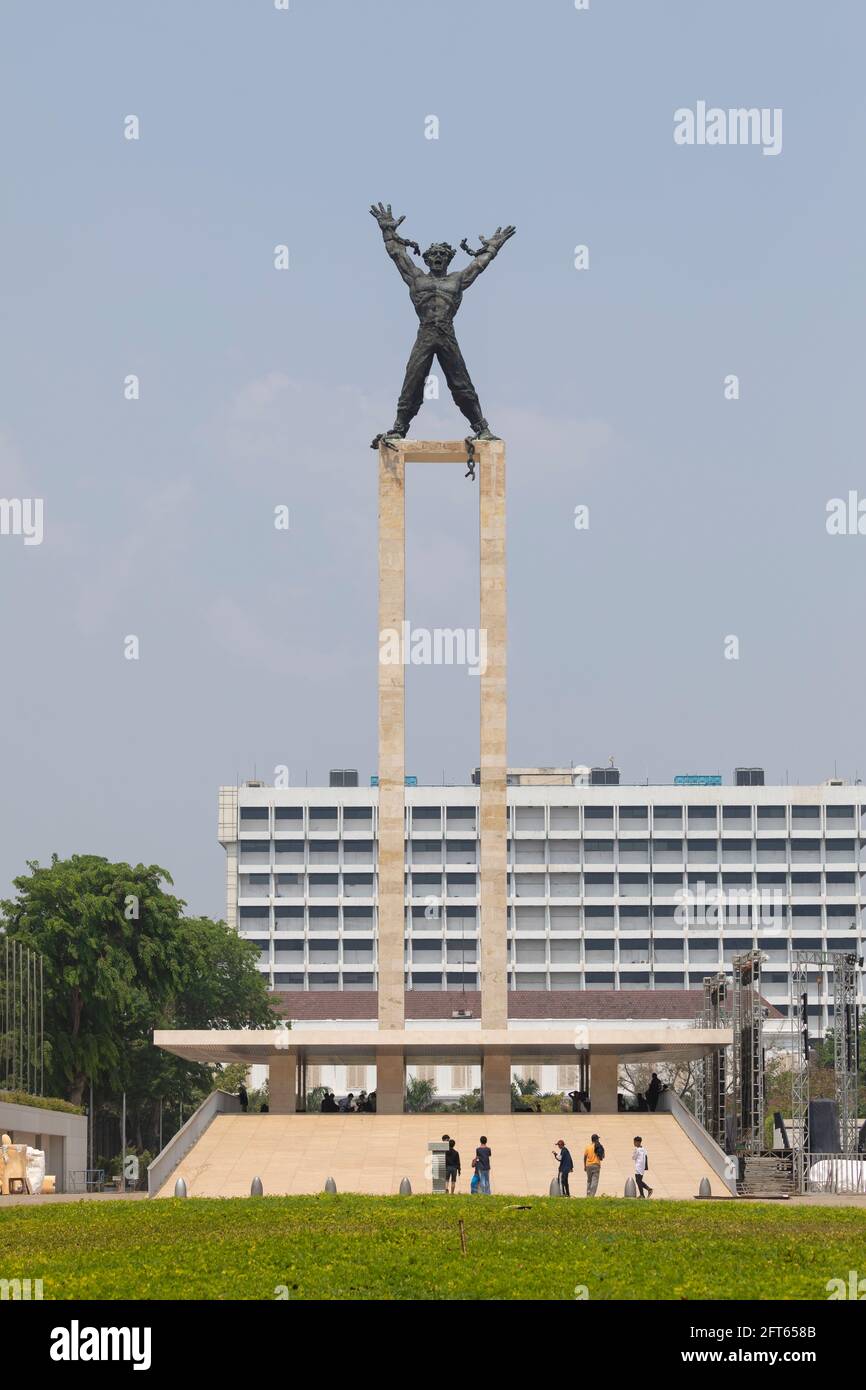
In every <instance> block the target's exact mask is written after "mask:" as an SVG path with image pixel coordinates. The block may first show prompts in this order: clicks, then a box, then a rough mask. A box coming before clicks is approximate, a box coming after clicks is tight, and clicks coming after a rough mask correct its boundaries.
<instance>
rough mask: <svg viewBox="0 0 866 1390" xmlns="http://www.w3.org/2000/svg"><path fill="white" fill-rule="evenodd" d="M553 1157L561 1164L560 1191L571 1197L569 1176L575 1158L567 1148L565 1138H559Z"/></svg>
mask: <svg viewBox="0 0 866 1390" xmlns="http://www.w3.org/2000/svg"><path fill="white" fill-rule="evenodd" d="M553 1157H554V1158H555V1159H556V1161H557V1163H558V1164H559V1191H560V1193H561V1194H562V1196H563V1197H570V1196H571V1193H570V1192H569V1190H568V1178H569V1174H570V1173H571V1172H572V1171H573V1169H574V1159H573V1158H572V1156H571V1154H570V1153H569V1151H568V1149H567V1148H566V1146H565V1140H564V1139H557V1141H556V1148H555V1149H554V1151H553Z"/></svg>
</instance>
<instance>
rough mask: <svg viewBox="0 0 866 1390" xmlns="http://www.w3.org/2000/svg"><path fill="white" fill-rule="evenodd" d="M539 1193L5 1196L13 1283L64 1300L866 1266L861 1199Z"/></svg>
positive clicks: (809, 1295) (665, 1289)
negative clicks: (17, 1202) (10, 1199)
mask: <svg viewBox="0 0 866 1390" xmlns="http://www.w3.org/2000/svg"><path fill="white" fill-rule="evenodd" d="M523 1200H524V1201H525V1203H526V1204H527V1205H528V1206H529V1210H525V1211H519V1210H515V1206H516V1204H517V1203H518V1202H519V1201H520V1199H519V1198H513V1197H468V1196H467V1197H444V1196H442V1197H429V1196H425V1197H402V1198H401V1197H360V1196H336V1197H333V1196H330V1197H329V1196H325V1195H322V1196H318V1197H264V1198H258V1199H256V1198H238V1199H234V1200H216V1199H213V1200H208V1199H201V1198H200V1199H197V1200H196V1199H194V1198H189V1199H187V1200H185V1201H174V1200H167V1201H139V1202H124V1201H116V1202H76V1203H68V1204H58V1205H57V1206H54V1207H50V1206H47V1205H46V1206H38V1207H9V1208H7V1209H6V1210H5V1211H4V1210H3V1208H2V1203H0V1279H3V1278H5V1279H13V1278H31V1279H36V1278H41V1279H42V1280H43V1288H44V1297H45V1298H59V1299H103V1298H136V1299H153V1298H168V1299H183V1298H212V1299H234V1298H252V1299H260V1298H266V1299H273V1298H274V1297H276V1296H277V1295H276V1293H275V1291H276V1290H277V1289H278V1288H279V1287H280V1286H285V1288H286V1289H287V1294H286V1293H283V1297H286V1296H288V1297H289V1298H292V1299H453V1298H470V1299H471V1298H482V1299H484V1298H488V1299H489V1298H493V1299H512V1298H514V1299H534V1298H539V1299H574V1298H575V1297H576V1296H577V1293H576V1289H578V1286H581V1285H585V1286H586V1288H587V1290H588V1296H589V1298H590V1299H617V1298H638V1299H700V1298H710V1299H724V1298H747V1299H764V1298H768V1299H771V1298H798V1299H826V1297H827V1289H826V1284H827V1281H828V1279H832V1278H843V1279H847V1277H848V1272H849V1270H852V1269H857V1270H860V1272H861V1276H863V1275H866V1211H864V1210H858V1209H856V1208H848V1207H833V1208H828V1207H823V1208H818V1207H803V1206H796V1207H787V1206H784V1205H782V1204H779V1205H774V1204H769V1203H768V1204H766V1205H758V1204H752V1203H748V1204H746V1203H735V1202H730V1203H727V1202H654V1201H650V1202H636V1201H625V1200H623V1199H613V1198H603V1197H602V1198H598V1199H596V1200H595V1201H571V1202H568V1201H563V1200H561V1199H555V1198H554V1199H553V1200H550V1199H548V1198H543V1197H542V1198H533V1197H528V1198H525V1199H523ZM460 1218H462V1219H463V1221H464V1223H465V1228H466V1240H467V1253H466V1254H465V1255H464V1254H462V1253H461V1249H460V1235H459V1229H458V1221H459V1219H460Z"/></svg>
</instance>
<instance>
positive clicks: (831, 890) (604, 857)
mask: <svg viewBox="0 0 866 1390" xmlns="http://www.w3.org/2000/svg"><path fill="white" fill-rule="evenodd" d="M545 779H546V780H545ZM617 779H618V774H616V772H615V771H614V770H612V769H604V770H601V771H596V772H593V773H590V771H589V769H573V768H572V769H535V770H532V769H524V770H520V771H515V772H513V773H510V774H509V787H508V815H509V849H508V934H507V943H508V944H507V950H508V971H509V976H508V982H509V988H510V989H511V990H515V991H521V992H523V991H530V990H535V991H582V990H602V991H610V990H623V991H634V990H666V991H668V990H694V989H699V988H700V987H701V984H702V982H703V980H704V978H705V977H706V976H708V975H713V974H715V973H717V972H721V971H725V970H726V968H727V969H729V968H730V962H731V961H732V959H733V958H734V956H736V955H738V954H741V953H742V952H744V951H747V950H750V949H758V950H760V951H762V952H763V954H764V957H765V966H764V973H763V977H762V988H763V993H764V995H765V997H766V999H767V1000H768V1002H769V1003H771V1004H772V1005H774V1006H775V1009H776V1010H778V1013H779V1015H781V1016H782V1021H781V1022H777V1023H775V1024H774V1025H770V1031H771V1032H772V1031H773V1028H774V1027H775V1029H776V1030H777V1031H779V1032H784V1030H785V1029H786V1027H787V1025H786V1023H785V1022H784V1020H785V1018H786V1016H787V1014H788V1007H789V989H790V967H791V953H792V951H793V950H795V949H797V948H813V949H823V950H837V949H838V950H856V949H858V944H859V929H860V922H861V908H862V874H863V873H864V872H866V861H864V859H863V857H862V851H863V846H864V844H866V788H862V787H861V786H860V785H859V784H856V785H852V784H845V783H842V782H840V781H838V780H836V779H834V780H832V781H830V782H827V783H825V784H823V785H819V786H765V785H763V784H762V782H763V777H762V774H760V772H759V771H757V770H749V772H748V773H747V774H745V775H741V776H740V775H738V777H737V782H738V783H744V784H735V785H721V784H713V783H714V780H715V779H696V778H692V779H680V780H681V782H683V783H685V784H683V785H669V786H648V785H625V784H620V783H619V782H618V780H617ZM337 780H340V781H343V780H344V779H343V778H342V777H340V778H339V779H337ZM345 780H348V781H351V780H352V779H351V778H346V779H345ZM407 782H410V779H407ZM706 783H709V784H706ZM377 799H378V790H377V788H376V787H375V786H370V787H360V786H352V785H340V786H330V787H315V788H314V787H297V788H295V787H292V788H274V787H267V786H264V785H262V784H261V783H245V784H244V785H243V786H241V787H223V788H222V789H221V791H220V832H219V833H220V840H221V842H222V844H223V845H224V847H225V849H226V855H227V889H228V891H227V919H228V922H229V924H230V925H232V926H234V927H236V928H237V930H238V931H239V932H240V933H241V934H242V935H243V936H245V937H247V938H249V939H250V940H252V941H254V942H255V943H256V944H257V946H258V947H259V951H260V969H261V970H262V972H263V973H265V974H266V975H267V977H268V980H269V983H270V985H271V986H272V988H273V989H275V990H282V991H287V992H291V993H296V992H301V991H302V992H308V991H366V992H371V991H375V990H376V988H377V920H376V914H377V853H376V850H377ZM478 802H479V789H478V787H477V785H474V784H472V783H471V784H468V785H465V786H440V787H436V786H416V785H411V784H410V785H407V787H406V861H405V862H406V931H405V979H406V989H407V990H408V991H448V992H449V993H454V992H457V993H466V994H471V993H474V992H475V991H477V990H478V988H479V897H478V890H479V865H478V847H479V834H478ZM815 986H816V988H815V991H814V994H813V1001H814V1002H812V1003H811V1004H810V1009H811V1013H812V1020H811V1022H812V1027H813V1029H814V1030H815V1031H816V1032H823V1031H825V1030H826V1029H827V1028H829V1027H831V1026H832V1021H833V1002H832V984H831V982H830V981H829V980H823V981H822V979H821V978H820V976H819V975H818V974H817V968H816V977H815ZM780 1040H781V1039H780Z"/></svg>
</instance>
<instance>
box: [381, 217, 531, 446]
mask: <svg viewBox="0 0 866 1390" xmlns="http://www.w3.org/2000/svg"><path fill="white" fill-rule="evenodd" d="M370 212H371V213H372V215H373V216H374V217H375V219H376V221H377V222H378V223H379V226H380V228H381V230H382V237H383V239H384V242H385V250H386V251H387V252H388V255H389V256H390V257H391V260H392V261H393V262H394V264H395V265H396V267H397V269H398V270H399V272H400V274H401V275H402V277H403V279H404V280H405V281H406V284H407V285H408V286H409V297H410V299H411V300H412V303H413V304H414V306H415V312H416V314H417V315H418V318H419V319H420V321H421V323H420V327H419V329H418V336H417V338H416V339H415V345H414V347H413V348H412V351H411V353H410V355H409V361H408V363H407V364H406V376H405V378H404V380H403V389H402V391H401V392H400V399H399V401H398V402H397V416H396V419H395V420H394V424H393V425H392V426H391V428H390V430H388V431H387V433H386V434H383V435H377V436H376V438H375V439H374V440H373V447H374V448H375V447H376V446H377V445H378V443H379V441H380V439H381V440H382V442H383V443H385V444H387V443H389V442H390V441H391V440H394V439H405V437H406V434H407V432H408V429H409V425H410V424H411V422H412V420H413V419H414V418H415V416H416V415H417V414H418V411H419V410H420V409H421V402H422V401H423V399H424V382H425V380H426V379H427V374H428V372H429V371H430V368H431V366H432V364H433V358H434V357H436V358H438V360H439V363H440V365H441V367H442V370H443V372H444V373H445V380H446V381H447V383H448V389H449V390H450V392H451V395H452V396H453V398H454V403H455V405H456V406H457V407H458V409H459V410H461V411H462V412H463V414H464V415H465V416H466V418H467V420H468V421H469V423H470V425H471V426H472V432H473V436H474V438H475V439H496V437H497V436H496V435H495V434H491V432H490V428H489V426H488V424H487V421H486V420H485V418H484V415H483V413H482V410H481V403H480V401H479V400H478V395H477V393H476V391H475V387H474V386H473V385H472V380H471V378H470V376H469V373H468V371H467V370H466V363H465V362H464V361H463V353H462V352H461V351H460V346H459V344H458V342H457V336H456V334H455V332H454V315H455V314H456V313H457V310H458V309H459V308H460V301H461V300H462V298H463V291H464V290H465V289H467V288H468V287H469V286H470V285H471V284H472V282H473V281H474V280H477V279H478V276H479V275H480V274H481V272H482V270H486V269H487V267H488V266H489V264H490V262H491V261H492V260H493V257H494V256H495V255H497V254H498V253H499V251H500V249H501V247H502V246H504V245H505V242H506V241H507V240H508V238H509V237H512V236H514V233H515V231H516V230H517V229H516V228H515V227H497V228H496V231H495V232H494V233H493V235H492V236H491V237H484V236H483V237H482V238H481V247H480V249H479V250H478V251H472V250H471V249H470V248H469V247H468V246H467V245H466V242H465V240H464V241H462V242H461V243H460V244H461V246H462V247H463V249H464V250H465V251H466V252H467V253H468V254H469V255H470V256H472V261H471V262H470V264H469V265H468V266H464V268H463V270H456V271H453V272H449V270H448V267H449V265H450V264H451V261H452V259H453V257H454V256H455V254H456V252H455V250H454V247H453V246H449V245H448V243H447V242H446V241H435V242H434V243H433V245H432V246H428V248H427V250H426V251H425V252H424V256H423V260H424V263H425V265H426V266H427V271H426V272H425V271H423V270H421V268H420V267H419V266H417V265H415V263H414V261H412V260H411V259H410V257H409V254H408V252H407V250H406V248H407V246H413V247H415V250H416V253H417V254H420V248H418V247H417V245H416V243H415V242H411V241H408V242H407V241H404V239H403V238H402V237H399V236H398V235H397V228H398V227H399V225H400V223H401V222H402V221H403V218H402V217H398V218H395V217H393V216H392V213H391V204H390V203H389V204H388V205H387V207H385V206H383V204H382V203H378V204H376V203H374V204H373V206H372V207H371V208H370Z"/></svg>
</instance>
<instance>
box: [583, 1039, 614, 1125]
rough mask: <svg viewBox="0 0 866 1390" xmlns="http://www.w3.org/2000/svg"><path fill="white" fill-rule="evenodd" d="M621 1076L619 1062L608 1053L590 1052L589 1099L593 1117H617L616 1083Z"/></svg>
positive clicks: (593, 1049) (591, 1050) (592, 1050)
mask: <svg viewBox="0 0 866 1390" xmlns="http://www.w3.org/2000/svg"><path fill="white" fill-rule="evenodd" d="M618 1075H619V1061H618V1059H617V1057H616V1056H612V1055H611V1054H610V1053H607V1052H598V1051H597V1050H596V1049H595V1048H590V1050H589V1098H590V1102H591V1104H592V1114H593V1117H595V1116H596V1115H615V1114H616V1110H617V1105H616V1083H617V1077H618Z"/></svg>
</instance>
